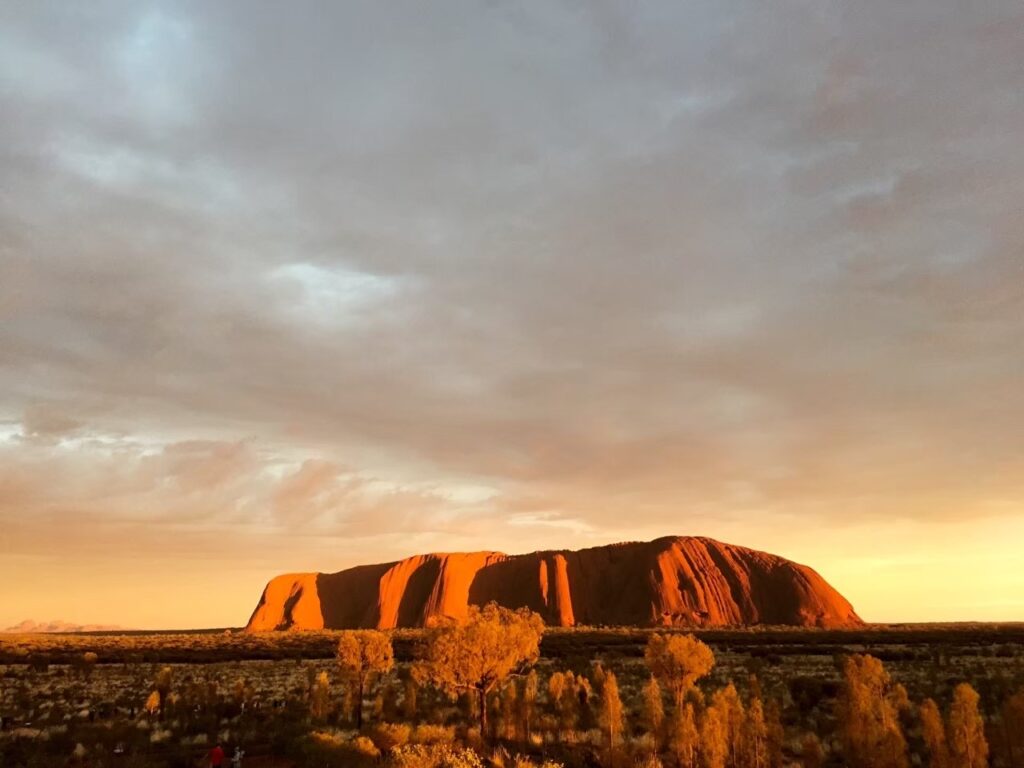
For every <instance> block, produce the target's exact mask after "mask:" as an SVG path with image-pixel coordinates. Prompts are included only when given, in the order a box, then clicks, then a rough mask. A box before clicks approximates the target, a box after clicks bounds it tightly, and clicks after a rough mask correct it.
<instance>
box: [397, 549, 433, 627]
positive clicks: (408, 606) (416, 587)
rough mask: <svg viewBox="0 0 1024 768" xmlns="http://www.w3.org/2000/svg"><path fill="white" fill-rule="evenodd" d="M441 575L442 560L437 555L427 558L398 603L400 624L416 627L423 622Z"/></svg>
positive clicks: (412, 577)
mask: <svg viewBox="0 0 1024 768" xmlns="http://www.w3.org/2000/svg"><path fill="white" fill-rule="evenodd" d="M440 575H441V561H440V560H439V559H437V558H435V557H432V558H430V559H428V560H425V561H424V562H423V563H422V564H421V565H420V566H419V567H418V568H417V569H416V570H415V571H413V572H412V575H411V576H410V577H409V581H408V582H407V583H406V585H405V591H404V592H403V593H402V600H401V602H399V604H398V626H400V627H416V626H421V625H422V624H423V618H424V616H423V614H424V612H425V609H426V606H427V601H428V600H430V595H431V593H432V592H433V591H434V585H435V584H437V579H438V577H439V576H440Z"/></svg>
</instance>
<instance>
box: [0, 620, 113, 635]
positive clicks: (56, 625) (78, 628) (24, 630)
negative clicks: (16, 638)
mask: <svg viewBox="0 0 1024 768" xmlns="http://www.w3.org/2000/svg"><path fill="white" fill-rule="evenodd" d="M123 629H124V627H119V626H116V625H113V624H73V623H71V622H69V621H59V620H55V621H32V620H31V619H25V621H23V622H21V623H20V624H15V625H14V626H13V627H8V628H7V629H4V630H0V631H2V632H8V633H12V634H18V635H39V634H53V633H56V632H118V631H120V630H123Z"/></svg>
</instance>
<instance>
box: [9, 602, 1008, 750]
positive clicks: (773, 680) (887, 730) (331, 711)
mask: <svg viewBox="0 0 1024 768" xmlns="http://www.w3.org/2000/svg"><path fill="white" fill-rule="evenodd" d="M485 613H486V611H485ZM467 627H468V628H467ZM689 637H692V638H693V639H692V640H689V639H686V638H689ZM652 638H655V639H652ZM659 643H660V645H659ZM670 646H671V647H670ZM702 646H706V647H707V655H706V656H702V653H703V651H701V650H700V649H701V647H702ZM360 687H361V688H362V695H359V689H360ZM481 701H483V702H484V711H483V715H484V716H483V717H481V711H480V702H481ZM360 702H361V704H360ZM0 717H2V727H0V765H2V766H3V767H4V768H8V766H10V767H11V768H15V767H16V766H42V765H49V766H52V765H81V766H85V765H89V766H107V765H125V766H128V765H131V766H164V765H167V766H192V765H199V764H203V762H202V761H203V758H204V755H205V754H206V752H207V750H208V749H209V747H210V746H211V745H212V744H213V742H216V741H219V742H221V743H222V744H223V745H224V746H225V749H226V751H227V752H228V754H229V755H230V754H231V752H232V750H233V749H234V747H235V746H241V748H242V749H244V750H245V752H246V757H245V760H244V765H247V766H260V765H281V766H292V765H295V766H306V765H308V766H362V765H365V766H371V765H382V766H399V767H401V768H428V767H429V766H438V767H439V768H440V767H441V766H463V765H465V766H468V767H471V766H481V767H482V766H495V768H515V767H516V766H525V765H527V764H532V765H541V764H543V763H557V764H560V765H563V766H567V767H568V766H591V765H593V766H598V765H599V766H611V767H612V768H626V767H627V766H635V765H642V766H645V768H657V766H659V765H660V766H664V767H665V768H672V767H673V766H683V767H684V768H691V767H692V768H696V767H697V766H702V767H705V766H706V768H720V767H721V768H747V767H748V766H750V767H751V768H774V767H775V766H789V765H798V766H851V767H852V768H858V767H860V766H864V767H865V768H866V767H867V766H880V767H881V768H884V767H885V766H892V768H901V766H908V767H909V766H912V765H922V766H935V768H959V767H960V766H971V768H974V766H987V765H991V766H996V767H997V768H998V767H999V766H1008V767H1009V768H1024V626H1022V625H1004V626H993V625H955V626H905V627H877V628H874V627H869V628H865V629H858V630H840V631H827V630H794V629H785V628H759V629H754V630H750V629H747V630H714V631H711V630H708V631H696V632H695V633H693V634H692V635H687V633H685V632H683V631H673V632H672V633H670V634H664V633H658V632H655V631H647V630H624V629H593V628H579V629H573V630H547V631H546V632H544V633H543V636H541V635H540V634H539V627H538V626H537V625H536V622H535V621H533V620H531V618H530V617H526V616H525V615H524V614H522V613H514V612H506V611H500V610H498V609H493V610H492V611H491V613H489V614H487V615H484V614H483V613H482V614H477V615H476V618H475V620H474V621H470V622H467V623H465V624H464V625H461V628H456V627H454V626H439V627H435V628H433V629H430V630H399V631H395V632H390V633H375V632H308V633H307V632H303V633H268V634H256V635H254V634H245V633H239V632H232V633H229V634H225V633H223V632H217V633H192V634H165V633H151V634H132V635H60V636H42V635H36V636H8V637H3V636H0ZM360 720H361V723H360Z"/></svg>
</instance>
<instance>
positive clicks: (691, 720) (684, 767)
mask: <svg viewBox="0 0 1024 768" xmlns="http://www.w3.org/2000/svg"><path fill="white" fill-rule="evenodd" d="M668 742H669V749H671V750H672V753H673V754H674V755H675V757H676V764H677V765H679V767H680V768H694V767H695V766H696V765H697V747H698V746H699V743H700V732H699V731H698V730H697V711H696V709H695V708H694V706H693V704H692V703H691V702H688V701H687V702H684V703H683V707H682V709H676V710H673V711H672V718H671V720H670V721H669V739H668Z"/></svg>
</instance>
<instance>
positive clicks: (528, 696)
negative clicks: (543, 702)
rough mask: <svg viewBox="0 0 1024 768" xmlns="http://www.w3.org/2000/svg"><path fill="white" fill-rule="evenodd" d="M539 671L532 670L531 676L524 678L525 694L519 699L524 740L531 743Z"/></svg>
mask: <svg viewBox="0 0 1024 768" xmlns="http://www.w3.org/2000/svg"><path fill="white" fill-rule="evenodd" d="M539 685H540V684H539V681H538V680H537V670H535V669H531V670H530V674H528V675H527V676H526V677H525V678H523V693H522V695H521V696H520V697H519V706H520V711H521V713H522V721H523V738H524V739H525V740H526V741H527V742H529V740H530V736H531V734H532V729H533V710H534V708H535V707H536V706H537V691H538V689H539Z"/></svg>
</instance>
